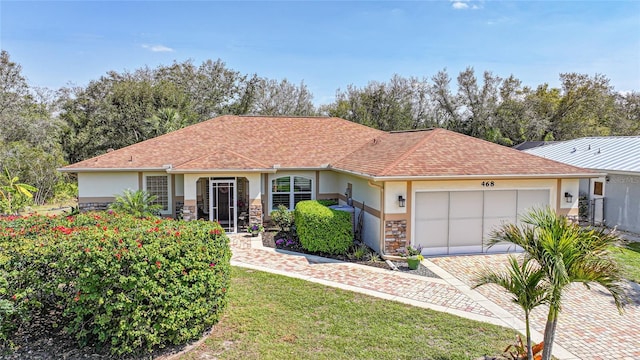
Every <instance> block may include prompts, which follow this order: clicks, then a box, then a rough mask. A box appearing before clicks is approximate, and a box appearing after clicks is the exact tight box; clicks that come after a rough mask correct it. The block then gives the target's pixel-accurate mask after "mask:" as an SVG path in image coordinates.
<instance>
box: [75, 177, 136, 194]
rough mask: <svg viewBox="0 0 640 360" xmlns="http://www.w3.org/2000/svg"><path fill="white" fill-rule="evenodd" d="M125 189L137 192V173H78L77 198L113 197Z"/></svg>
mask: <svg viewBox="0 0 640 360" xmlns="http://www.w3.org/2000/svg"><path fill="white" fill-rule="evenodd" d="M125 189H131V190H138V173H137V172H114V173H105V172H99V173H97V172H96V173H78V197H79V198H92V197H114V196H115V195H120V194H122V192H123V191H124V190H125Z"/></svg>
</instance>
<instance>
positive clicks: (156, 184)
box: [146, 175, 169, 211]
mask: <svg viewBox="0 0 640 360" xmlns="http://www.w3.org/2000/svg"><path fill="white" fill-rule="evenodd" d="M146 185H147V192H148V193H149V194H151V195H156V196H157V198H156V200H155V201H154V202H153V203H154V204H160V205H162V209H161V211H168V210H169V177H168V176H166V175H159V176H147V184H146Z"/></svg>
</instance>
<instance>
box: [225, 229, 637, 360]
mask: <svg viewBox="0 0 640 360" xmlns="http://www.w3.org/2000/svg"><path fill="white" fill-rule="evenodd" d="M231 247H232V251H233V257H232V259H231V263H232V265H235V266H241V267H247V268H252V269H256V270H263V271H268V272H272V273H276V274H281V275H286V276H290V277H296V278H301V279H305V280H308V281H313V282H317V283H321V284H325V285H329V286H333V287H338V288H342V289H347V290H351V291H356V292H360V293H365V294H369V295H373V296H376V297H380V298H384V299H390V300H395V301H400V302H404V303H407V304H411V305H415V306H419V307H423V308H430V309H434V310H438V311H443V312H447V313H450V314H454V315H459V316H462V317H465V318H469V319H474V320H479V321H485V322H489V323H492V324H497V325H502V326H508V327H512V328H514V329H516V330H518V331H520V332H522V333H524V322H523V321H522V320H521V319H522V318H523V314H522V311H521V310H519V308H518V307H517V306H516V305H514V304H512V303H511V302H510V301H509V298H508V297H507V296H506V295H505V294H504V292H503V291H502V290H501V289H500V288H498V287H494V286H492V285H490V286H485V287H481V288H479V289H477V290H471V289H470V287H469V285H470V284H471V279H472V278H473V277H474V276H475V274H477V272H478V271H480V270H481V269H482V268H483V266H489V267H491V268H496V267H499V266H501V264H503V263H505V262H506V256H505V255H477V256H457V257H443V258H431V259H428V260H425V261H424V262H423V264H424V265H426V266H427V267H428V268H429V269H430V270H431V271H433V272H434V273H436V274H437V275H438V276H440V279H437V278H428V277H423V276H417V275H411V274H406V273H400V272H397V271H391V270H384V269H379V268H374V267H370V266H366V265H358V264H352V263H345V262H340V261H336V260H333V259H326V258H321V257H317V256H310V255H304V254H297V253H290V252H284V251H280V250H277V251H276V250H275V249H271V248H264V247H263V246H262V241H261V238H260V237H258V238H251V237H248V235H245V234H237V235H232V236H231ZM454 275H455V276H454ZM630 290H631V294H632V296H633V298H632V301H633V302H632V303H631V304H630V305H629V306H628V307H627V310H626V313H625V314H624V315H622V316H620V315H619V314H618V312H617V311H616V308H615V306H613V305H612V301H611V298H610V297H608V296H606V295H605V294H603V293H602V291H601V289H596V288H592V291H586V290H585V289H583V287H582V286H572V288H571V289H570V291H569V293H568V294H567V297H566V303H563V304H565V305H564V307H563V309H562V314H561V317H560V320H559V322H558V331H557V337H556V342H555V343H554V356H556V357H557V358H558V359H560V360H569V359H640V309H639V307H640V287H635V288H632V289H630ZM545 315H546V311H545V309H541V308H539V309H537V310H536V311H535V312H534V314H533V323H532V324H533V329H534V332H533V337H534V340H535V341H540V340H542V334H541V332H542V330H543V329H544V321H545Z"/></svg>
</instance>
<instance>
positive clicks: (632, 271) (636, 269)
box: [613, 242, 640, 283]
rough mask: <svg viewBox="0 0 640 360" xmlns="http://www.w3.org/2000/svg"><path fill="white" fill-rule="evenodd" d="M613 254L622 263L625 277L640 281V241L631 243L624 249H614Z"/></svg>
mask: <svg viewBox="0 0 640 360" xmlns="http://www.w3.org/2000/svg"><path fill="white" fill-rule="evenodd" d="M613 255H614V257H615V258H616V259H617V260H618V262H619V263H620V264H621V265H622V274H623V275H624V277H625V278H627V279H629V280H631V281H635V282H637V283H640V242H634V243H629V244H628V245H627V246H626V247H625V248H622V249H614V250H613Z"/></svg>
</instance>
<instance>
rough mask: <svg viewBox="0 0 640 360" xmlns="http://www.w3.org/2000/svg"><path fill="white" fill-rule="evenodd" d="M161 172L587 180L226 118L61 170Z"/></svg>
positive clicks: (480, 143) (320, 129)
mask: <svg viewBox="0 0 640 360" xmlns="http://www.w3.org/2000/svg"><path fill="white" fill-rule="evenodd" d="M169 165H170V166H169ZM167 168H171V170H169V171H171V172H176V173H180V172H198V171H201V172H204V171H210V172H214V171H232V170H236V171H268V170H269V171H270V170H273V169H325V168H331V169H335V170H339V171H346V172H351V173H356V174H361V175H364V176H367V177H373V178H402V177H443V176H445V177H446V176H465V175H466V176H471V175H477V176H482V175H493V176H496V175H506V176H554V175H563V176H575V177H580V176H589V175H590V174H592V172H590V171H589V170H585V169H581V168H578V167H574V166H571V165H567V164H563V163H559V162H556V161H552V160H548V159H544V158H541V157H537V156H533V155H530V154H526V153H523V152H521V151H518V150H513V149H510V148H507V147H504V146H501V145H497V144H493V143H490V142H487V141H484V140H480V139H476V138H472V137H469V136H466V135H462V134H458V133H455V132H452V131H448V130H444V129H436V130H424V131H407V132H384V131H380V130H376V129H372V128H369V127H366V126H363V125H359V124H356V123H353V122H350V121H347V120H344V119H340V118H333V117H260V116H232V115H227V116H221V117H217V118H214V119H211V120H208V121H204V122H201V123H198V124H196V125H192V126H189V127H186V128H184V129H180V130H177V131H174V132H171V133H168V134H165V135H162V136H159V137H156V138H153V139H150V140H147V141H143V142H140V143H137V144H134V145H131V146H127V147H125V148H122V149H119V150H115V151H111V152H108V153H106V154H102V155H99V156H96V157H94V158H91V159H87V160H84V161H81V162H78V163H75V164H72V165H69V166H66V167H64V168H63V169H62V170H63V171H67V172H84V171H116V170H119V171H127V170H131V171H141V170H148V169H167Z"/></svg>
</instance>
